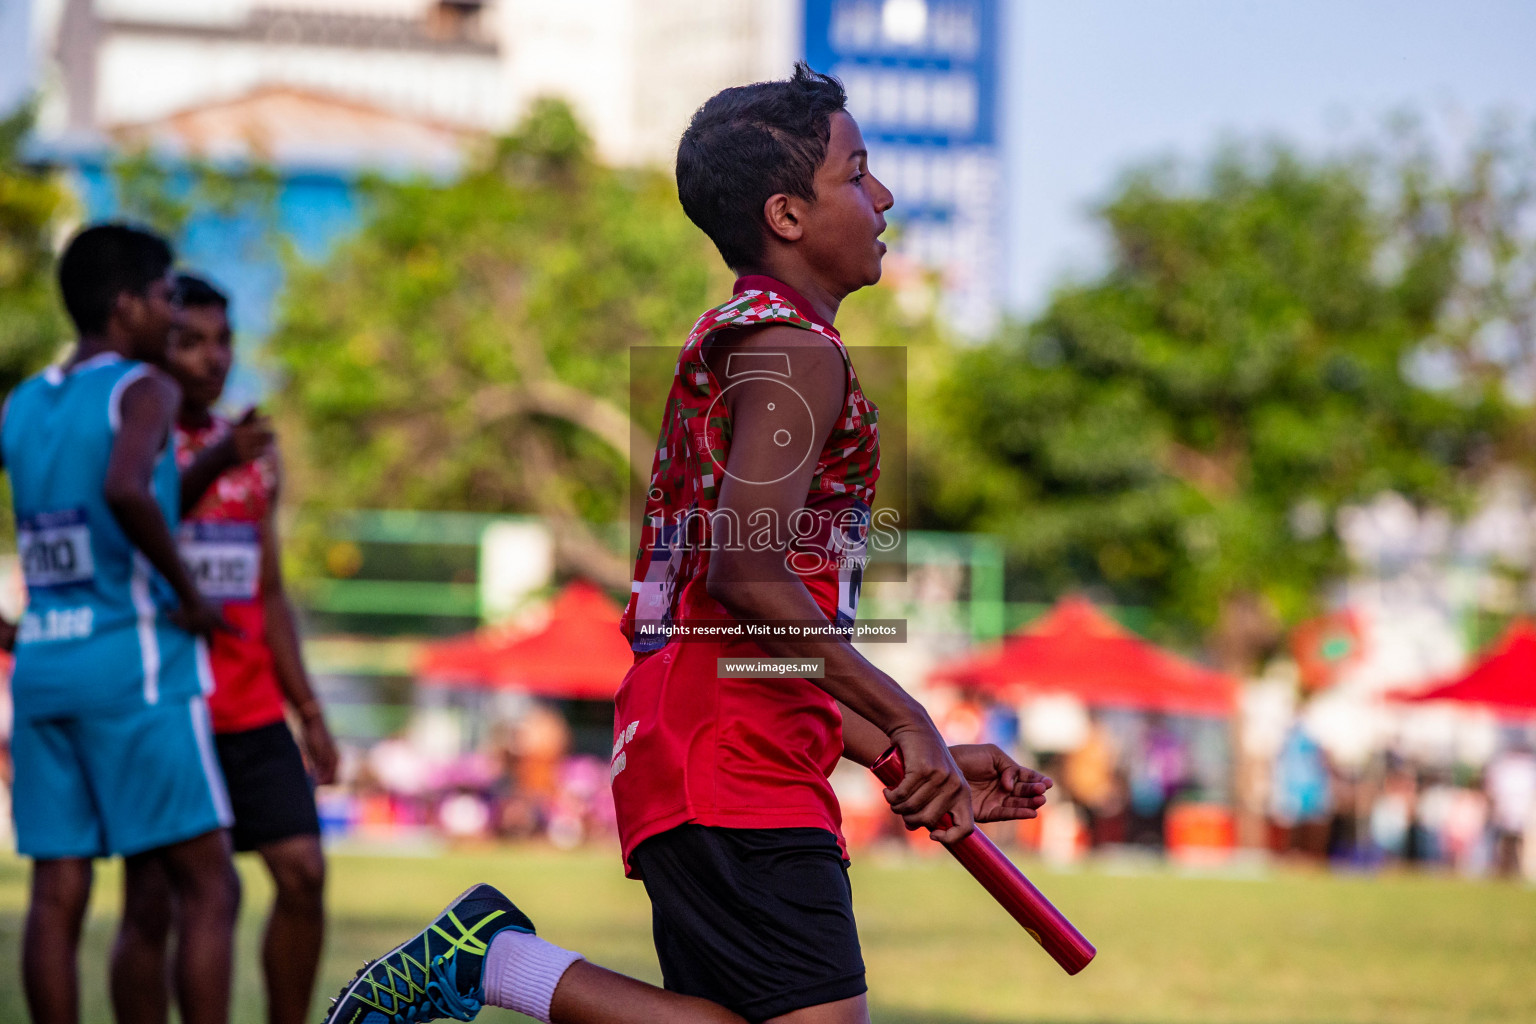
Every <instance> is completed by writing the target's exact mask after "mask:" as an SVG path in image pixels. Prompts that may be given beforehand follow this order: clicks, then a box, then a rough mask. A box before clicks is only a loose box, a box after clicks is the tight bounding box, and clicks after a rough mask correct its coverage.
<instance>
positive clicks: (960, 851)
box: [869, 747, 1098, 974]
mask: <svg viewBox="0 0 1536 1024" xmlns="http://www.w3.org/2000/svg"><path fill="white" fill-rule="evenodd" d="M869 767H870V770H871V771H872V772H874V773H875V777H876V778H878V779H879V780H880V781H881V782H883V783H885V785H886V787H887V788H895V786H896V785H897V784H898V783H900V782H901V778H902V776H903V775H905V774H906V769H905V768H904V767H903V766H902V763H901V752H900V751H898V750H897V749H896V748H895V747H892V748H891V749H890V750H887V751H886V752H885V753H883V754H881V755H880V758H879V760H877V761H876V762H875V763H874V764H872V765H870V766H869ZM951 824H953V819H952V818H951V817H950V816H949V815H945V816H944V820H943V821H942V822H940V827H941V828H948V827H949V826H950V825H951ZM946 849H948V850H949V852H950V853H952V854H954V857H955V860H958V861H959V862H960V863H961V864H962V865H963V866H964V867H965V870H967V871H969V872H970V873H971V875H972V876H973V877H974V878H975V879H976V881H978V882H980V883H981V887H982V888H983V889H985V890H987V892H989V893H991V895H992V898H993V899H995V900H997V902H998V903H1000V904H1002V907H1003V909H1004V910H1006V911H1008V913H1010V914H1012V915H1013V919H1014V920H1015V921H1017V922H1019V924H1021V925H1023V926H1024V930H1025V931H1026V932H1029V937H1030V938H1032V939H1034V940H1035V941H1036V942H1038V943H1040V945H1041V946H1042V947H1044V948H1045V951H1046V952H1047V953H1049V954H1051V959H1053V960H1055V961H1056V962H1057V963H1058V964H1060V965H1061V969H1062V970H1064V971H1066V972H1067V973H1068V974H1076V973H1077V972H1078V971H1080V970H1082V969H1083V968H1084V967H1087V966H1088V961H1090V960H1092V959H1093V957H1094V954H1096V953H1097V952H1098V950H1096V949H1094V948H1093V943H1091V942H1089V941H1088V940H1087V939H1085V938H1083V933H1082V932H1080V931H1078V930H1077V929H1076V928H1074V927H1073V926H1072V922H1071V921H1068V920H1067V919H1066V918H1065V917H1064V916H1062V913H1061V911H1059V910H1057V909H1056V908H1055V907H1054V906H1052V905H1051V901H1050V900H1048V899H1046V898H1045V897H1044V896H1043V895H1041V893H1040V890H1039V889H1036V888H1035V887H1034V885H1033V884H1032V883H1031V882H1030V880H1029V879H1027V878H1025V877H1024V872H1022V871H1020V870H1019V869H1018V868H1016V867H1014V865H1013V862H1012V861H1010V860H1009V859H1008V858H1007V856H1006V855H1005V854H1004V853H1003V851H1002V850H999V849H998V848H997V846H996V845H995V844H993V842H992V840H990V839H988V838H987V837H986V836H985V835H984V834H982V831H981V829H980V828H977V829H974V830H972V832H971V834H970V835H968V836H966V837H965V838H964V839H962V840H960V841H959V842H958V843H955V844H954V845H952V846H946Z"/></svg>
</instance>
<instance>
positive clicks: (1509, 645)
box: [1397, 619, 1536, 715]
mask: <svg viewBox="0 0 1536 1024" xmlns="http://www.w3.org/2000/svg"><path fill="white" fill-rule="evenodd" d="M1397 696H1398V699H1400V700H1404V701H1412V702H1418V701H1426V700H1454V701H1461V702H1463V703H1467V704H1482V705H1486V706H1487V707H1490V708H1493V709H1494V710H1495V711H1503V712H1506V713H1513V714H1518V715H1536V626H1533V625H1532V624H1531V623H1530V622H1529V621H1527V620H1524V619H1522V620H1519V621H1517V622H1515V624H1514V625H1512V626H1510V627H1509V629H1508V630H1507V631H1506V632H1505V634H1504V636H1503V637H1501V638H1500V639H1499V642H1498V643H1497V644H1495V645H1494V646H1493V648H1492V650H1491V652H1490V653H1488V654H1487V655H1486V656H1485V657H1484V658H1483V659H1482V660H1480V661H1479V662H1478V663H1477V664H1476V665H1474V666H1473V667H1472V669H1471V670H1470V671H1468V672H1467V673H1466V674H1465V675H1463V676H1461V677H1460V678H1459V679H1452V680H1450V681H1448V682H1444V683H1440V684H1439V685H1437V686H1432V687H1430V688H1429V689H1427V690H1423V691H1420V692H1418V693H1407V694H1399V695H1397Z"/></svg>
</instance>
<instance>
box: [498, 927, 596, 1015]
mask: <svg viewBox="0 0 1536 1024" xmlns="http://www.w3.org/2000/svg"><path fill="white" fill-rule="evenodd" d="M583 959H585V957H583V956H582V955H581V954H580V953H573V952H571V951H570V950H568V949H561V948H560V947H559V946H555V945H551V944H550V943H548V942H545V941H544V940H543V939H541V938H539V937H538V936H537V935H529V934H528V933H527V932H518V931H513V930H512V929H510V928H508V929H506V930H505V931H501V932H498V933H497V934H496V937H495V938H493V939H491V948H490V949H488V950H487V951H486V954H485V967H484V968H483V974H482V976H481V979H482V980H481V983H482V984H483V985H484V987H485V1002H486V1005H487V1006H500V1007H501V1008H503V1009H506V1010H516V1011H517V1012H518V1013H522V1014H526V1015H528V1016H529V1017H532V1018H534V1019H535V1020H541V1021H544V1022H545V1024H549V1004H550V1000H552V999H554V998H555V986H556V985H558V984H560V979H561V977H563V976H564V975H565V972H566V970H567V969H568V968H569V967H570V966H571V964H573V963H575V962H576V961H577V960H583Z"/></svg>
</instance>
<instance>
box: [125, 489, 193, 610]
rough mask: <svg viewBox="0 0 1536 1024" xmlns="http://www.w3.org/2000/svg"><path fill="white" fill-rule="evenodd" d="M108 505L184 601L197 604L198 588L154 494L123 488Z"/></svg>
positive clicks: (136, 544)
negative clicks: (183, 560) (182, 558)
mask: <svg viewBox="0 0 1536 1024" xmlns="http://www.w3.org/2000/svg"><path fill="white" fill-rule="evenodd" d="M107 506H108V508H110V509H111V510H112V515H113V517H114V518H116V519H117V522H118V525H119V526H121V527H122V528H123V533H124V534H125V535H127V537H128V540H129V541H130V542H132V544H133V546H134V547H136V548H138V549H139V552H140V553H141V554H143V556H144V557H145V558H146V559H147V560H148V561H149V564H150V565H152V566H154V567H155V569H156V570H158V571H159V573H160V575H162V576H164V577H165V581H166V582H167V583H169V584H170V585H171V589H172V590H174V591H175V592H176V596H177V598H179V599H180V600H181V603H182V604H183V605H189V604H193V603H195V602H196V601H197V600H198V599H199V597H198V593H197V587H196V585H195V584H194V583H193V582H192V577H191V575H190V574H188V572H187V567H186V565H185V564H184V563H183V562H182V560H181V552H180V551H178V550H177V548H176V540H175V538H174V537H172V536H171V531H170V529H169V527H167V526H166V523H165V516H164V515H163V514H162V513H161V511H160V504H159V502H157V501H156V500H155V498H154V495H152V494H150V493H149V491H148V490H145V489H142V488H135V489H131V490H120V491H117V492H116V493H109V494H108V495H107Z"/></svg>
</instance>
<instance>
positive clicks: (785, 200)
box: [763, 192, 805, 242]
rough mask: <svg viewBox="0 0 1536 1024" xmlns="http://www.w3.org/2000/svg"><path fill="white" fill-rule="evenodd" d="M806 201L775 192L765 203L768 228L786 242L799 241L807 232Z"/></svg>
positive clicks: (765, 218) (764, 214)
mask: <svg viewBox="0 0 1536 1024" xmlns="http://www.w3.org/2000/svg"><path fill="white" fill-rule="evenodd" d="M804 214H805V201H804V200H802V199H797V198H796V197H794V196H790V195H785V194H784V193H783V192H775V193H774V194H773V195H771V196H769V197H768V201H767V202H766V203H764V204H763V220H765V221H767V222H768V230H769V231H772V232H773V233H774V234H775V235H777V236H778V237H779V239H780V240H782V241H785V242H798V241H800V236H801V235H803V234H805V226H804V223H805V222H804Z"/></svg>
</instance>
